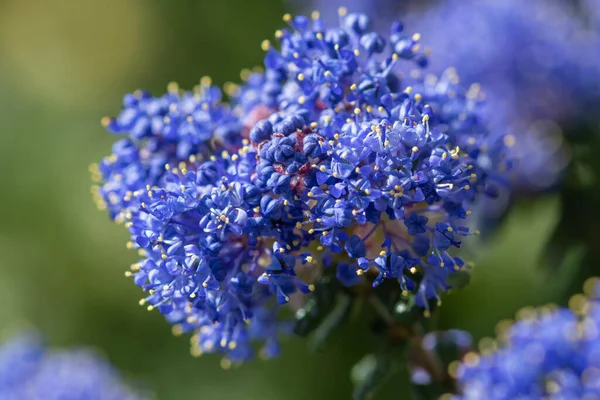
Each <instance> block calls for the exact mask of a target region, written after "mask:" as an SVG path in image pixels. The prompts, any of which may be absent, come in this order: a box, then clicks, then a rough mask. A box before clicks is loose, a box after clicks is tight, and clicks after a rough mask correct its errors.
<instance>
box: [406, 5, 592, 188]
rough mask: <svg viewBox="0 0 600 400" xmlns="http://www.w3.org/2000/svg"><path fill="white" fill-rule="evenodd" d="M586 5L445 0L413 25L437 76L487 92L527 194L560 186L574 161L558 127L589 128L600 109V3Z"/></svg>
mask: <svg viewBox="0 0 600 400" xmlns="http://www.w3.org/2000/svg"><path fill="white" fill-rule="evenodd" d="M586 3H587V6H588V7H587V9H586V8H585V7H584V6H582V7H581V8H580V12H578V11H577V7H576V6H575V5H574V4H573V3H571V2H563V1H556V0H553V1H546V0H531V1H520V0H481V1H480V0H466V1H463V0H442V1H439V2H437V3H435V4H434V5H432V6H430V7H427V8H422V9H421V10H417V11H415V12H412V13H410V14H409V15H408V17H407V20H408V21H410V23H409V24H407V27H409V28H410V29H411V30H415V31H417V32H420V33H421V35H422V38H423V41H424V42H425V43H426V44H427V47H428V49H431V50H432V54H433V56H432V57H431V63H430V64H431V65H430V66H431V70H432V71H433V72H434V73H440V72H442V71H444V70H446V69H447V68H448V67H449V66H453V67H456V68H457V69H458V70H459V71H460V75H461V78H462V79H463V80H465V81H466V82H468V83H469V84H471V83H475V82H477V83H479V84H481V85H482V86H483V87H484V88H485V92H486V93H485V94H486V103H487V106H486V110H487V111H486V113H485V114H486V117H487V118H488V119H489V121H490V130H491V131H493V132H496V131H498V132H501V133H502V134H503V135H504V136H505V137H506V138H507V144H508V145H509V146H510V147H511V149H512V150H511V151H512V152H513V154H512V156H511V158H512V159H513V161H514V165H513V167H512V168H513V172H512V174H511V179H512V180H513V184H516V185H518V186H519V189H520V190H522V191H530V192H531V191H539V190H544V189H548V188H552V187H554V186H555V184H556V183H558V182H560V180H561V178H562V177H563V176H564V173H563V172H564V170H565V166H566V165H567V164H568V162H569V161H570V160H569V151H568V149H565V148H564V146H563V144H564V143H563V140H562V135H563V132H562V130H561V128H559V126H569V125H576V124H580V123H582V122H586V121H587V120H588V119H589V117H590V116H591V115H593V114H594V112H595V109H596V108H597V105H598V104H599V103H600V65H599V63H598V62H597V60H598V59H600V24H598V22H597V21H598V19H597V17H596V18H594V15H596V16H597V15H598V11H597V10H598V5H597V3H598V2H597V1H595V0H592V1H587V2H583V4H584V5H585V4H586ZM594 11H595V13H594ZM586 19H588V20H589V22H587V23H586ZM594 21H595V22H594ZM550 125H553V126H550ZM540 128H542V130H540Z"/></svg>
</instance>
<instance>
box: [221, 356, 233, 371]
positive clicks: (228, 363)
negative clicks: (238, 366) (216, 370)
mask: <svg viewBox="0 0 600 400" xmlns="http://www.w3.org/2000/svg"><path fill="white" fill-rule="evenodd" d="M221 368H223V369H229V368H231V360H230V359H228V358H223V359H221Z"/></svg>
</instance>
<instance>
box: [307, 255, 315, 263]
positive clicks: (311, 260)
mask: <svg viewBox="0 0 600 400" xmlns="http://www.w3.org/2000/svg"><path fill="white" fill-rule="evenodd" d="M305 260H306V262H309V263H311V262H313V257H312V256H306V258H305Z"/></svg>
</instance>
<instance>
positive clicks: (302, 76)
mask: <svg viewBox="0 0 600 400" xmlns="http://www.w3.org/2000/svg"><path fill="white" fill-rule="evenodd" d="M297 78H298V80H299V81H303V80H304V74H303V73H302V72H301V73H299V74H298V77H297Z"/></svg>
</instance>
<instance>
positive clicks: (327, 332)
mask: <svg viewBox="0 0 600 400" xmlns="http://www.w3.org/2000/svg"><path fill="white" fill-rule="evenodd" d="M353 300H354V299H353V298H352V297H350V296H349V295H347V294H338V295H337V301H336V304H335V308H334V309H333V310H332V311H331V312H330V313H329V315H327V317H326V318H325V319H324V320H323V322H322V323H321V324H320V325H319V326H318V328H317V329H316V330H315V331H314V334H313V337H312V338H311V340H310V343H309V347H310V349H311V350H313V351H320V350H322V349H323V347H324V345H325V342H326V341H327V339H328V338H329V337H330V336H331V334H332V333H333V332H334V331H335V330H336V329H337V328H338V327H339V326H340V325H341V324H342V323H344V322H345V321H346V320H347V319H348V316H349V315H350V312H351V310H352V305H353V304H354V301H353Z"/></svg>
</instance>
